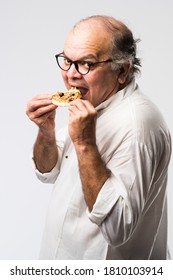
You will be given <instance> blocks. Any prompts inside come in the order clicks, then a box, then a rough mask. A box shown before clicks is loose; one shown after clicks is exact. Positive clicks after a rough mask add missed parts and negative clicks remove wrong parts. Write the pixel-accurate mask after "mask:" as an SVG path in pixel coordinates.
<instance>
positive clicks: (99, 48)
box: [62, 22, 119, 107]
mask: <svg viewBox="0 0 173 280" xmlns="http://www.w3.org/2000/svg"><path fill="white" fill-rule="evenodd" d="M110 48H111V36H110V34H108V33H107V32H106V31H105V30H104V29H100V26H97V23H96V22H95V24H94V25H93V26H92V25H91V23H90V22H85V23H81V24H80V25H79V26H78V27H77V28H75V30H72V31H71V32H70V34H69V36H68V38H67V40H66V42H65V46H64V55H65V56H66V57H68V59H70V60H72V61H76V60H85V61H88V62H98V61H105V60H107V59H110V58H111V57H110V55H109V53H110ZM62 76H63V79H64V83H65V85H66V87H67V89H69V88H70V87H72V86H74V87H77V88H79V90H80V91H81V94H82V99H84V100H89V101H90V102H91V103H92V104H93V106H95V107H96V106H97V105H99V104H100V103H101V102H103V101H104V100H106V99H108V98H109V97H110V96H112V95H113V94H114V93H115V92H117V91H118V87H119V83H118V80H117V79H118V78H117V74H116V71H115V70H114V71H113V70H112V69H111V62H108V63H101V64H98V65H96V67H93V68H91V69H90V71H89V73H88V74H86V75H81V74H80V73H78V72H77V70H76V68H75V65H74V64H72V65H71V68H70V69H69V70H68V71H62Z"/></svg>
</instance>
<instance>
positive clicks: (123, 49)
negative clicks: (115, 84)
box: [75, 15, 141, 80]
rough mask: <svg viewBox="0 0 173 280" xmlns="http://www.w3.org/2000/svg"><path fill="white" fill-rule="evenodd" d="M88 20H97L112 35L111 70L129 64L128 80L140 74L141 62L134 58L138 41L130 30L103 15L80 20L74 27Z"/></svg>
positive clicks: (119, 22)
mask: <svg viewBox="0 0 173 280" xmlns="http://www.w3.org/2000/svg"><path fill="white" fill-rule="evenodd" d="M89 20H97V21H98V20H99V21H100V22H101V24H102V25H103V26H104V27H105V28H106V29H107V30H108V32H110V33H111V35H112V48H111V50H110V55H111V57H112V59H113V62H112V69H117V68H121V65H122V64H124V63H129V64H130V72H129V77H128V80H131V79H132V78H133V77H134V75H135V74H136V73H140V69H139V67H140V66H141V61H140V59H139V58H138V57H136V50H137V47H136V44H137V43H138V42H139V41H140V40H139V39H134V38H133V34H132V32H131V31H130V29H129V28H128V27H127V26H126V25H125V24H124V23H122V22H121V21H118V20H116V19H115V18H113V17H111V16H104V15H94V16H90V17H87V18H85V19H82V20H81V21H79V22H78V23H77V24H76V25H75V27H76V26H77V25H78V24H80V23H81V22H84V21H89Z"/></svg>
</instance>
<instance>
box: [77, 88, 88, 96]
mask: <svg viewBox="0 0 173 280" xmlns="http://www.w3.org/2000/svg"><path fill="white" fill-rule="evenodd" d="M76 88H77V89H78V90H80V93H81V95H82V97H83V96H85V95H86V94H87V92H88V89H87V88H85V87H76Z"/></svg>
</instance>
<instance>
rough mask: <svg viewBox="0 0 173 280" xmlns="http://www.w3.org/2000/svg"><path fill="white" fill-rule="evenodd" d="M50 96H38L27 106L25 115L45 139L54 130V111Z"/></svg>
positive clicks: (54, 107)
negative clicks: (36, 126)
mask: <svg viewBox="0 0 173 280" xmlns="http://www.w3.org/2000/svg"><path fill="white" fill-rule="evenodd" d="M51 98H52V95H38V96H36V97H34V98H33V99H32V100H31V101H29V102H28V104H27V109H26V114H27V116H28V117H29V118H30V120H31V121H33V122H34V123H35V124H36V125H38V127H39V129H40V131H41V132H42V133H43V134H44V136H45V137H46V136H47V137H49V138H50V137H51V136H52V133H53V132H54V129H55V109H56V108H57V107H56V106H55V105H53V104H52V102H51Z"/></svg>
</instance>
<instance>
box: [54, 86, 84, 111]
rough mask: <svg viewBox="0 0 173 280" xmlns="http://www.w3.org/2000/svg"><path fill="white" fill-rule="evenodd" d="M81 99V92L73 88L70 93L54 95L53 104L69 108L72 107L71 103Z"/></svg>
mask: <svg viewBox="0 0 173 280" xmlns="http://www.w3.org/2000/svg"><path fill="white" fill-rule="evenodd" d="M80 97H81V93H80V91H79V90H78V89H77V88H75V87H72V88H71V89H70V90H69V91H66V92H57V93H56V94H54V95H52V103H53V104H54V105H56V106H60V107H67V106H69V105H70V102H71V101H73V100H75V99H78V98H80Z"/></svg>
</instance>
